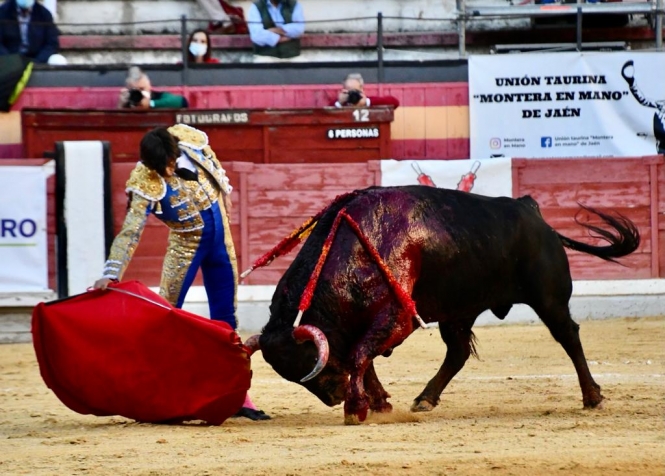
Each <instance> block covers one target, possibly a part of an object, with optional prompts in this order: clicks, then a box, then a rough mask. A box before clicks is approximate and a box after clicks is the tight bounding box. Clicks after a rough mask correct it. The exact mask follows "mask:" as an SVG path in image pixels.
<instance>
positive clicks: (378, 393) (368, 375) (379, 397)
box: [364, 362, 393, 413]
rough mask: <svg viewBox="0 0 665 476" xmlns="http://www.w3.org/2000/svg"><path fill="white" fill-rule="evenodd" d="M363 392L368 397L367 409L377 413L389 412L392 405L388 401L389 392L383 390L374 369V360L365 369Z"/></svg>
mask: <svg viewBox="0 0 665 476" xmlns="http://www.w3.org/2000/svg"><path fill="white" fill-rule="evenodd" d="M364 383H365V392H366V393H367V398H369V409H370V410H372V411H373V412H377V413H389V412H391V411H392V410H393V406H392V405H391V404H390V403H388V399H389V398H390V394H389V393H388V392H386V391H385V389H384V388H383V385H381V382H379V378H378V377H377V376H376V371H375V370H374V362H370V364H369V367H367V370H366V371H365V380H364Z"/></svg>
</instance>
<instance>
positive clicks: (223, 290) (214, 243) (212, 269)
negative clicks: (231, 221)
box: [176, 202, 237, 329]
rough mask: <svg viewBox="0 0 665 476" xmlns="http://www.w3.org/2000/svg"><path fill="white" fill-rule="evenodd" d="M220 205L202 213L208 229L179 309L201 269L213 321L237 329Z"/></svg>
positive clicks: (178, 302) (189, 274) (199, 247)
mask: <svg viewBox="0 0 665 476" xmlns="http://www.w3.org/2000/svg"><path fill="white" fill-rule="evenodd" d="M221 213H222V211H221V210H220V207H219V203H218V202H215V203H214V204H213V205H212V207H210V208H208V209H207V210H203V211H202V212H201V217H202V218H203V222H204V227H203V233H202V235H201V240H200V242H199V244H198V247H197V248H196V251H195V252H194V256H193V258H192V260H191V264H190V265H189V269H188V270H187V273H186V274H185V277H184V280H183V283H182V288H181V290H180V294H179V296H178V301H177V303H176V307H178V308H181V307H182V305H183V303H184V301H185V295H186V294H187V291H188V290H189V288H190V286H191V285H192V282H194V278H195V277H196V273H197V272H198V270H199V268H201V271H202V273H203V285H204V286H205V290H206V294H207V295H208V306H209V307H210V318H211V319H213V320H218V321H224V322H226V323H227V324H229V325H230V326H231V327H232V328H233V329H235V328H236V326H237V323H236V317H235V280H234V276H233V267H232V265H231V259H230V258H229V254H228V252H227V250H226V246H225V245H224V223H223V221H222V215H221Z"/></svg>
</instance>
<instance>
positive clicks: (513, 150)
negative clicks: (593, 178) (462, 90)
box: [469, 51, 665, 158]
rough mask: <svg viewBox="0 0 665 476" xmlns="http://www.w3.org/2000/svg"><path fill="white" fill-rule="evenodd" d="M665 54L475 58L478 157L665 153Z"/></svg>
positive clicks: (472, 109) (473, 129) (473, 121)
mask: <svg viewBox="0 0 665 476" xmlns="http://www.w3.org/2000/svg"><path fill="white" fill-rule="evenodd" d="M663 72H665V53H664V52H643V53H640V52H632V51H631V52H620V53H616V52H614V53H538V54H530V53H525V54H505V55H480V56H471V57H470V58H469V116H470V117H469V119H470V140H471V157H472V158H477V157H502V156H506V157H525V158H540V157H599V156H604V157H626V156H642V155H654V154H657V153H665V81H663Z"/></svg>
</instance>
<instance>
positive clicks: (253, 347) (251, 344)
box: [245, 334, 261, 357]
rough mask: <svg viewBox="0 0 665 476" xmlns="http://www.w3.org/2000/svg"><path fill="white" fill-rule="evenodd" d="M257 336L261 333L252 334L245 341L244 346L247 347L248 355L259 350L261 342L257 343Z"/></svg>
mask: <svg viewBox="0 0 665 476" xmlns="http://www.w3.org/2000/svg"><path fill="white" fill-rule="evenodd" d="M259 337H261V334H254V335H253V336H252V337H250V338H248V339H247V340H246V341H245V347H247V348H248V349H249V355H250V357H251V355H252V354H253V353H254V352H256V351H257V350H261V344H259Z"/></svg>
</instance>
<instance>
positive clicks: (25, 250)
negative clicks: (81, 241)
mask: <svg viewBox="0 0 665 476" xmlns="http://www.w3.org/2000/svg"><path fill="white" fill-rule="evenodd" d="M46 177H47V174H46V173H45V170H44V169H43V168H42V167H9V166H7V167H5V166H3V167H0V292H19V291H44V290H46V289H48V265H47V263H48V261H47V257H46Z"/></svg>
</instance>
